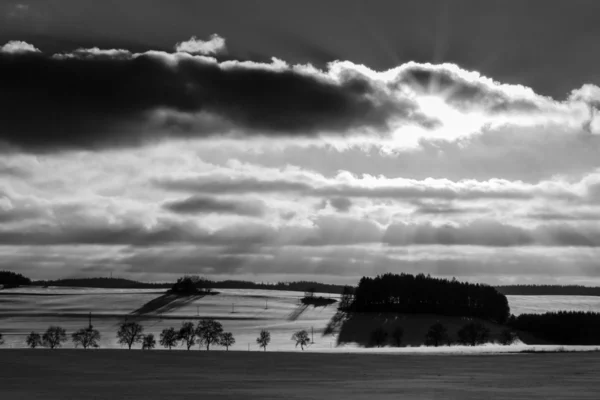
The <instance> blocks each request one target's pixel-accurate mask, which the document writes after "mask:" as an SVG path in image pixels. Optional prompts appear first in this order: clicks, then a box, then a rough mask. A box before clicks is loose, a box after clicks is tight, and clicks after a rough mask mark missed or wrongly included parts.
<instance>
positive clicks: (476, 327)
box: [371, 321, 517, 347]
mask: <svg viewBox="0 0 600 400" xmlns="http://www.w3.org/2000/svg"><path fill="white" fill-rule="evenodd" d="M403 336H404V329H402V327H396V328H395V329H394V331H393V332H392V339H393V341H394V344H395V345H396V346H398V347H400V345H401V344H402V339H403ZM387 338H388V333H387V331H386V330H385V329H384V328H383V327H379V328H377V329H375V330H374V331H373V332H371V343H372V344H373V345H375V346H377V347H381V346H382V345H383V344H384V343H385V342H386V340H387ZM457 338H458V341H457V342H458V343H459V344H462V345H466V346H477V345H481V344H484V343H486V342H488V341H489V339H490V330H489V328H488V327H486V326H485V324H483V323H482V322H480V321H470V322H468V323H466V324H465V325H464V326H463V327H461V328H460V329H459V330H458V332H457ZM516 339H517V336H516V334H515V333H514V332H513V331H511V330H510V329H505V330H503V331H502V332H501V333H500V344H503V345H510V344H512V343H514V342H515V340H516ZM443 344H448V345H450V344H452V343H451V340H450V335H449V334H448V329H447V328H446V326H445V325H444V324H442V323H441V322H439V321H438V322H436V323H435V324H433V325H431V326H430V327H429V330H428V331H427V333H426V334H425V345H427V346H435V347H438V346H440V345H443Z"/></svg>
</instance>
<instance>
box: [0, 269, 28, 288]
mask: <svg viewBox="0 0 600 400" xmlns="http://www.w3.org/2000/svg"><path fill="white" fill-rule="evenodd" d="M27 285H31V279H29V278H26V277H24V276H23V275H21V274H17V273H16V272H11V271H0V288H2V287H4V288H6V289H8V288H15V287H19V286H27Z"/></svg>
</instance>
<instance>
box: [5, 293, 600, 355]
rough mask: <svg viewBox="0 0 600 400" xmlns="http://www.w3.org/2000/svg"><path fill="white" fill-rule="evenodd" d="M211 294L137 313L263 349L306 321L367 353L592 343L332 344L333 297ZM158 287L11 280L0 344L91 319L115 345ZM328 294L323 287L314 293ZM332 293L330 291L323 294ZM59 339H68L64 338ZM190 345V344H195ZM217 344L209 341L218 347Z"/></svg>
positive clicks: (582, 301)
mask: <svg viewBox="0 0 600 400" xmlns="http://www.w3.org/2000/svg"><path fill="white" fill-rule="evenodd" d="M218 292H219V294H218V295H214V296H205V297H203V298H200V299H195V300H194V301H192V302H189V303H186V304H184V305H182V306H181V307H179V308H176V309H173V310H170V311H167V312H161V311H160V310H158V311H157V312H152V313H149V314H145V315H143V316H142V317H139V318H138V320H139V321H140V322H141V323H142V325H143V326H144V328H145V332H146V333H153V334H154V335H155V336H156V337H157V338H158V335H159V334H160V331H161V330H162V329H164V328H166V327H169V326H173V327H175V328H178V327H179V326H180V325H181V323H182V322H183V321H187V320H191V321H194V322H195V321H197V320H198V319H199V318H202V317H212V318H215V319H218V320H220V321H221V322H222V324H223V327H224V329H225V331H230V332H232V333H233V334H234V336H235V338H236V344H235V345H234V346H233V347H232V350H251V351H258V350H259V348H258V346H257V345H256V337H257V336H258V333H259V332H260V330H261V329H267V330H269V331H270V332H271V344H270V345H269V347H268V351H296V350H298V351H299V349H296V348H295V346H294V342H293V341H292V340H291V336H292V334H293V332H295V331H297V330H300V329H306V330H307V331H309V332H313V337H314V343H313V344H311V345H310V346H309V347H308V348H307V349H306V351H309V352H353V353H354V352H356V353H362V352H369V353H380V352H381V353H383V352H385V353H425V352H435V353H452V354H456V353H499V352H515V351H522V350H532V349H534V350H537V351H545V350H556V349H559V348H564V349H565V350H569V351H581V350H594V349H596V348H595V347H586V346H540V345H536V346H527V345H523V344H517V345H514V346H508V347H505V346H498V345H486V346H480V347H477V348H472V347H463V346H452V347H440V348H437V349H435V348H427V347H404V348H382V349H372V348H369V349H365V348H360V347H358V346H356V345H344V346H337V347H336V337H335V336H331V335H328V336H324V335H323V334H322V332H323V330H324V328H325V327H326V325H327V323H328V322H329V321H330V319H331V317H332V316H333V315H334V314H335V312H336V308H337V305H336V304H333V305H331V306H328V307H316V308H315V307H312V306H309V307H305V306H302V305H301V304H300V303H299V300H300V298H301V297H302V295H303V294H302V293H300V292H285V291H270V290H254V289H247V290H244V289H218ZM162 293H163V292H162V291H160V290H154V289H151V290H148V289H85V288H52V287H50V288H18V289H10V290H3V291H1V292H0V332H2V333H3V334H4V337H5V342H6V343H5V344H4V346H3V347H23V346H24V341H25V336H26V335H27V334H28V333H29V332H31V331H32V330H34V331H38V332H43V331H44V330H45V329H46V328H47V327H48V326H49V325H60V326H62V327H64V328H65V329H66V330H67V332H68V333H70V332H73V331H74V330H76V329H79V328H83V327H85V326H87V324H88V313H89V312H90V311H91V312H92V323H93V325H94V327H95V328H96V329H98V330H99V331H100V332H101V334H102V340H101V347H102V348H115V347H116V348H118V347H120V345H119V344H117V343H116V337H115V335H116V331H117V325H118V323H119V322H120V321H122V320H123V319H124V318H125V317H126V316H128V315H129V317H130V318H131V313H132V312H133V311H134V310H136V309H138V308H139V307H141V306H142V305H143V304H145V303H147V302H148V301H150V300H152V299H154V298H156V297H158V296H160V295H161V294H162ZM316 295H317V296H325V297H329V296H330V295H328V294H319V293H317V294H316ZM331 297H332V298H336V296H335V295H331ZM508 298H509V302H510V305H511V309H512V312H513V313H515V314H519V313H523V312H545V311H554V310H585V311H588V310H589V311H600V298H598V297H583V296H582V297H569V296H508ZM65 347H72V345H71V344H70V343H67V344H66V345H65ZM195 348H196V349H197V348H198V347H197V346H196V347H195ZM219 349H220V348H215V350H219Z"/></svg>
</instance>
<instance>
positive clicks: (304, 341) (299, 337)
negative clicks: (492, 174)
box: [292, 329, 310, 350]
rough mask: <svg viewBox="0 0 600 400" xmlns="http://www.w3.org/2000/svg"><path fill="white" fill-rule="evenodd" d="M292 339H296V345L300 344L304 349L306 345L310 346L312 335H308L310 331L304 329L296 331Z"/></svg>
mask: <svg viewBox="0 0 600 400" xmlns="http://www.w3.org/2000/svg"><path fill="white" fill-rule="evenodd" d="M292 340H295V341H296V347H298V345H300V348H301V349H302V350H304V346H308V344H309V343H310V337H309V336H308V332H307V331H305V330H304V329H303V330H301V331H298V332H295V333H294V334H293V335H292Z"/></svg>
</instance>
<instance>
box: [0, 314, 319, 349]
mask: <svg viewBox="0 0 600 400" xmlns="http://www.w3.org/2000/svg"><path fill="white" fill-rule="evenodd" d="M117 339H118V343H119V344H121V345H124V346H127V348H128V349H130V350H131V348H132V346H133V345H135V344H137V343H141V345H142V349H143V350H152V349H154V348H155V347H156V339H155V338H154V335H153V334H152V333H149V334H144V327H143V326H142V325H141V324H139V323H137V322H134V321H124V322H122V323H121V324H119V330H118V331H117ZM67 340H68V339H67V332H66V331H65V329H64V328H62V327H60V326H50V327H49V328H48V329H47V330H46V332H44V334H42V335H40V334H39V333H37V332H31V333H30V334H29V335H27V338H26V343H27V346H28V347H31V348H32V349H35V348H37V347H48V348H50V349H55V348H58V347H61V346H62V344H63V343H65V342H66V341H67ZM71 340H72V341H73V343H74V344H75V347H79V346H81V347H83V348H84V349H89V348H98V347H99V342H100V332H99V331H98V330H97V329H94V328H93V327H92V326H89V327H87V328H82V329H79V330H77V331H76V332H73V333H72V334H71ZM292 340H294V341H295V342H296V347H298V346H300V348H301V349H302V350H304V347H305V346H307V345H308V344H309V343H310V338H309V335H308V332H307V331H306V330H301V331H298V332H295V333H294V335H293V336H292ZM270 342H271V333H270V332H269V331H267V330H264V329H263V330H261V331H260V334H259V335H258V337H257V338H256V343H257V344H258V346H259V347H260V348H262V349H264V351H266V350H267V346H268V345H269V343H270ZM3 343H4V342H3V337H2V334H1V333H0V344H3ZM158 343H159V344H160V345H161V346H163V347H164V348H167V349H169V350H171V349H172V348H173V347H177V346H179V345H182V346H185V347H186V348H187V350H190V349H191V348H192V346H194V345H196V344H198V345H199V346H206V350H207V351H208V350H210V346H211V345H219V346H223V347H225V349H226V350H229V347H230V346H233V345H234V344H235V338H234V336H233V334H232V333H231V332H225V331H224V330H223V325H222V324H221V323H220V322H219V321H217V320H215V319H212V318H204V319H201V320H200V321H199V322H198V324H197V325H194V323H193V322H191V321H185V322H183V323H182V324H181V327H180V328H179V330H177V329H175V328H173V327H169V328H165V329H163V330H162V332H161V334H160V337H159V341H158Z"/></svg>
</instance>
